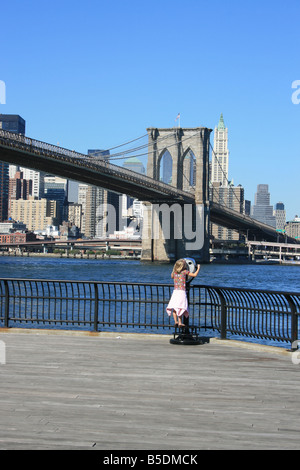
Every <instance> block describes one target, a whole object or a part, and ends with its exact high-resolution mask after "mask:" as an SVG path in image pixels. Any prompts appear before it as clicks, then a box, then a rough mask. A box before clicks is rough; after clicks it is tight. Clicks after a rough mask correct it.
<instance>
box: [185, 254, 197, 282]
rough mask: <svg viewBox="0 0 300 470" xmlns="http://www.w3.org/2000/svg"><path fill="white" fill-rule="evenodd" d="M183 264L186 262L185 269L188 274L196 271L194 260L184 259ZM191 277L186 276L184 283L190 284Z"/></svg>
mask: <svg viewBox="0 0 300 470" xmlns="http://www.w3.org/2000/svg"><path fill="white" fill-rule="evenodd" d="M184 260H185V262H186V265H187V269H188V271H189V272H190V273H194V272H196V271H197V264H196V261H195V260H194V258H184ZM192 279H193V278H192V277H191V276H188V278H187V281H186V282H188V283H189V282H191V281H192Z"/></svg>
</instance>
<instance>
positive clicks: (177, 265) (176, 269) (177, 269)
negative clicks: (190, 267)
mask: <svg viewBox="0 0 300 470" xmlns="http://www.w3.org/2000/svg"><path fill="white" fill-rule="evenodd" d="M185 268H186V262H185V259H179V260H177V261H176V263H175V265H174V269H173V271H174V273H177V274H179V273H181V271H183V270H184V269H185Z"/></svg>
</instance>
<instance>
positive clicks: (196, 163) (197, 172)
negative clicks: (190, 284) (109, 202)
mask: <svg viewBox="0 0 300 470" xmlns="http://www.w3.org/2000/svg"><path fill="white" fill-rule="evenodd" d="M211 131H212V129H208V128H205V127H196V128H164V129H158V128H153V127H151V128H148V129H147V132H148V165H147V176H150V177H152V178H154V179H156V180H160V179H161V174H162V159H163V157H164V156H165V155H166V153H167V155H168V158H169V164H170V161H171V163H172V170H171V173H172V176H171V178H170V184H171V185H172V186H174V187H176V188H178V189H180V190H184V191H189V192H191V193H192V194H194V195H195V203H191V204H184V203H181V204H179V203H174V204H173V203H169V204H168V205H167V204H166V203H163V204H162V201H157V203H154V204H150V203H145V204H144V224H143V244H142V260H143V261H161V262H170V261H174V260H176V259H178V258H181V257H188V256H191V257H193V258H195V259H196V261H198V262H209V144H210V133H211ZM191 174H193V177H192V180H191Z"/></svg>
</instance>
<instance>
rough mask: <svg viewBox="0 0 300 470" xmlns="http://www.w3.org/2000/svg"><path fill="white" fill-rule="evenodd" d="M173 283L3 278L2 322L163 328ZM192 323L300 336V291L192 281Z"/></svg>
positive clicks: (284, 338)
mask: <svg viewBox="0 0 300 470" xmlns="http://www.w3.org/2000/svg"><path fill="white" fill-rule="evenodd" d="M172 291H173V284H152V283H129V282H122V283H120V282H96V281H95V282H93V281H66V280H47V279H45V280H44V279H43V280H41V279H0V326H1V327H35V328H37V327H38V328H41V327H44V328H61V329H68V328H70V329H84V330H92V331H109V330H114V331H120V330H123V329H127V330H128V329H130V330H132V331H143V332H159V333H164V332H168V331H170V329H173V319H172V318H170V317H169V316H168V315H167V314H166V306H167V304H168V302H169V299H170V296H171V294H172ZM188 295H189V309H190V317H189V321H190V324H193V325H196V326H198V327H199V328H201V330H202V332H206V334H210V335H211V334H212V332H218V334H219V335H220V337H221V339H225V338H228V337H234V336H236V335H238V336H240V335H242V336H248V337H252V338H258V339H265V340H272V341H281V342H288V343H289V342H290V343H293V342H294V341H296V340H297V339H298V330H299V318H300V294H298V293H291V292H272V291H263V290H256V289H252V290H251V289H235V288H225V287H215V286H203V285H193V284H192V285H191V284H190V285H189V292H188Z"/></svg>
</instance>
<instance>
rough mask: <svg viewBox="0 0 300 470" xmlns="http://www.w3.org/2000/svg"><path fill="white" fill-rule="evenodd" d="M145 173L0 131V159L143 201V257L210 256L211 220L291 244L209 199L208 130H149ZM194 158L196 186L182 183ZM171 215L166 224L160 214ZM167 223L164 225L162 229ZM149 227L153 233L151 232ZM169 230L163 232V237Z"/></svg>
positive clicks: (249, 237)
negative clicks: (164, 162) (167, 172)
mask: <svg viewBox="0 0 300 470" xmlns="http://www.w3.org/2000/svg"><path fill="white" fill-rule="evenodd" d="M147 133H148V165H147V176H145V175H141V174H139V173H136V172H134V171H130V170H128V169H125V168H123V167H120V166H118V165H115V164H112V163H111V162H110V161H109V160H108V159H104V158H101V157H95V156H91V155H85V154H81V153H78V152H76V151H74V150H69V149H65V148H62V147H59V146H55V145H52V144H49V143H46V142H41V141H38V140H35V139H31V138H30V137H27V136H24V135H21V134H16V133H12V132H8V131H5V130H1V129H0V160H1V161H4V162H7V163H9V164H14V165H20V166H23V167H27V168H31V169H34V170H38V171H43V172H48V173H51V174H55V175H57V176H61V177H65V178H68V179H71V180H75V181H78V182H82V183H87V184H90V185H94V186H98V187H102V188H104V189H107V190H110V191H114V192H117V193H122V194H127V195H129V196H132V197H134V198H137V199H139V200H140V201H143V202H144V204H145V206H144V207H145V213H146V218H145V222H144V227H143V237H142V238H143V243H142V259H144V260H150V261H153V260H158V261H165V260H170V259H173V258H179V257H181V256H193V257H194V258H196V259H198V260H199V261H208V260H209V223H210V222H213V223H216V224H218V225H222V226H224V227H227V228H230V229H234V230H237V231H238V232H239V233H240V234H243V235H244V236H245V237H246V239H247V240H265V241H276V242H288V243H295V242H296V240H295V239H293V238H291V237H286V236H285V235H283V234H281V233H278V232H277V231H276V229H275V228H273V227H271V226H268V225H266V224H264V223H261V222H259V221H257V220H255V219H252V218H251V217H249V216H247V215H245V214H243V213H241V212H237V211H234V210H232V209H229V208H228V207H225V206H222V205H220V204H217V203H215V202H213V201H211V200H210V199H209V149H210V133H211V129H208V128H205V127H196V128H171V129H168V128H167V129H166V128H164V129H159V128H148V129H147ZM166 149H168V152H169V153H170V155H171V158H172V181H171V184H166V183H163V182H162V181H160V180H159V179H160V178H159V175H160V164H161V159H162V157H163V154H164V153H165V151H166ZM191 151H192V152H193V155H194V156H195V178H194V181H195V184H193V185H191V184H186V181H185V177H184V175H185V172H186V171H187V170H186V168H187V163H186V162H187V159H186V157H187V155H189V152H191ZM166 215H167V216H168V217H169V220H168V223H167V224H166V223H164V220H165V219H164V217H165V216H166ZM166 227H167V229H166ZM153 230H154V231H155V233H156V235H155V236H154V235H153ZM166 233H167V235H166Z"/></svg>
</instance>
